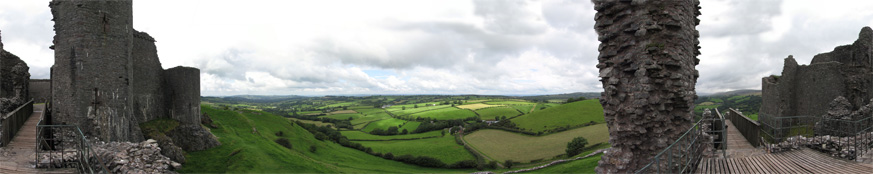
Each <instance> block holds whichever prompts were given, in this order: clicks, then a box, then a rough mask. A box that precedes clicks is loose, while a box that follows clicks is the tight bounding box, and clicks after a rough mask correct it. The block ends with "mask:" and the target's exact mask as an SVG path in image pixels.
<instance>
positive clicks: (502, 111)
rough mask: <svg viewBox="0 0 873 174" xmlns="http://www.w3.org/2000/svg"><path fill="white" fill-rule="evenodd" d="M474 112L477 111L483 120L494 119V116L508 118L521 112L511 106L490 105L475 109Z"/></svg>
mask: <svg viewBox="0 0 873 174" xmlns="http://www.w3.org/2000/svg"><path fill="white" fill-rule="evenodd" d="M528 111H530V110H528ZM476 113H479V116H481V118H482V119H483V120H494V119H495V118H497V117H502V116H506V117H507V118H509V117H514V116H516V115H519V114H521V113H520V112H518V110H515V108H512V107H491V108H485V109H479V110H476Z"/></svg>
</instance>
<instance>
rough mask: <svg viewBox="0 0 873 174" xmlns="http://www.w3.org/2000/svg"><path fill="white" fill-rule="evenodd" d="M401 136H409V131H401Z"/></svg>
mask: <svg viewBox="0 0 873 174" xmlns="http://www.w3.org/2000/svg"><path fill="white" fill-rule="evenodd" d="M400 134H401V135H406V134H409V131H408V130H406V129H403V131H400Z"/></svg>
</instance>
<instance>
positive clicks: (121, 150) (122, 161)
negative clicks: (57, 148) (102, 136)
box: [37, 139, 182, 173]
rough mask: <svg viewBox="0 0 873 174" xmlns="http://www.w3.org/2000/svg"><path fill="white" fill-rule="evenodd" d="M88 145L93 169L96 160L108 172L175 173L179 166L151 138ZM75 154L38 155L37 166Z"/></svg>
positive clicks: (74, 157)
mask: <svg viewBox="0 0 873 174" xmlns="http://www.w3.org/2000/svg"><path fill="white" fill-rule="evenodd" d="M91 148H92V149H93V151H92V153H93V156H92V157H91V159H90V161H92V163H93V168H101V167H102V166H100V165H99V162H102V163H103V164H104V165H105V166H106V168H107V169H108V170H109V172H110V173H176V172H175V171H173V170H175V169H179V168H180V167H181V166H182V164H179V163H177V162H175V161H172V160H170V158H168V157H166V156H163V155H161V154H160V151H161V149H160V147H158V144H157V141H156V140H152V139H149V140H146V141H143V142H140V143H131V142H108V143H107V142H95V143H93V144H92V146H91ZM76 154H77V153H76V152H75V150H73V149H67V150H64V152H63V153H61V152H56V153H50V154H42V155H40V157H39V163H38V165H37V167H38V168H45V167H50V166H48V165H47V164H61V163H63V162H73V161H78V156H77V155H76ZM62 155H63V157H62ZM51 167H63V166H51Z"/></svg>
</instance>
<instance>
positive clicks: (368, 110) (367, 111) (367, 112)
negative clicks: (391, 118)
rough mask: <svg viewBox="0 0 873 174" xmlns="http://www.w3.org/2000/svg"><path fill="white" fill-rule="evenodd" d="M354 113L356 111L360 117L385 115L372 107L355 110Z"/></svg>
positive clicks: (380, 110)
mask: <svg viewBox="0 0 873 174" xmlns="http://www.w3.org/2000/svg"><path fill="white" fill-rule="evenodd" d="M355 111H358V112H359V113H361V114H362V115H373V114H384V113H385V110H384V109H380V108H373V107H368V108H363V109H355Z"/></svg>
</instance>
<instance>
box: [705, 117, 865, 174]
mask: <svg viewBox="0 0 873 174" xmlns="http://www.w3.org/2000/svg"><path fill="white" fill-rule="evenodd" d="M727 125H728V131H727V132H728V133H727V136H728V146H727V147H728V148H727V154H728V156H727V158H721V157H713V158H704V159H701V161H700V164H699V165H698V167H697V171H696V172H695V173H863V174H870V173H873V166H871V165H869V164H865V163H859V162H853V161H845V160H842V159H837V158H834V157H830V156H828V155H826V154H823V153H820V152H817V151H815V150H812V149H806V148H804V149H802V150H795V151H789V152H782V153H773V154H767V153H765V152H764V151H763V150H762V149H758V148H753V147H752V146H751V144H749V142H748V141H746V140H745V138H744V137H742V135H741V134H740V133H739V131H738V130H736V128H734V127H733V125H732V124H731V123H730V122H729V121H728V122H727Z"/></svg>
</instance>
